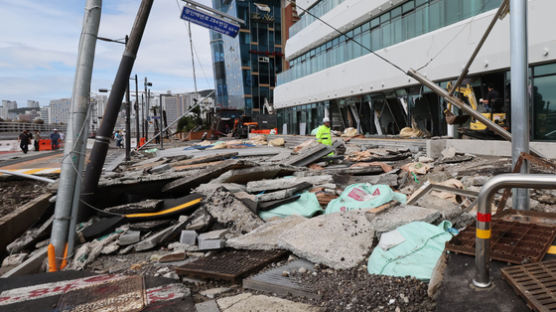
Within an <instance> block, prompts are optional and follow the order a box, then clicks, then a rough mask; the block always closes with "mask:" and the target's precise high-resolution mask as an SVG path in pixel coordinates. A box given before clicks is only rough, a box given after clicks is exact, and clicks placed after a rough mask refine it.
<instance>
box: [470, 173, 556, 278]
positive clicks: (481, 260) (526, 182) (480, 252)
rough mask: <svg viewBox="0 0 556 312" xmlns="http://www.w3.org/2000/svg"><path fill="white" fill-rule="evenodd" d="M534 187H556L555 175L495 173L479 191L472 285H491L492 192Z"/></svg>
mask: <svg viewBox="0 0 556 312" xmlns="http://www.w3.org/2000/svg"><path fill="white" fill-rule="evenodd" d="M505 187H512V188H534V189H556V175H552V174H519V173H508V174H501V175H497V176H495V177H494V178H492V179H490V180H489V181H488V182H487V183H485V185H483V187H482V188H481V191H480V192H479V208H478V211H477V230H476V239H475V266H476V273H475V278H474V279H473V285H475V286H476V287H479V288H486V287H489V286H490V285H491V283H492V282H491V280H490V267H489V266H490V238H491V233H492V228H491V226H490V221H491V216H492V214H491V203H492V197H493V195H494V193H495V192H496V191H498V190H500V189H501V188H505Z"/></svg>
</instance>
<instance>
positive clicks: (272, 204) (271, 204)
mask: <svg viewBox="0 0 556 312" xmlns="http://www.w3.org/2000/svg"><path fill="white" fill-rule="evenodd" d="M300 197H301V195H294V196H291V197H288V198H285V199H278V200H271V201H267V202H262V203H259V205H258V207H257V211H258V212H261V211H268V210H270V209H273V208H276V207H280V206H282V205H285V204H289V203H293V202H294V201H296V200H298V199H299V198H300ZM317 197H318V195H317Z"/></svg>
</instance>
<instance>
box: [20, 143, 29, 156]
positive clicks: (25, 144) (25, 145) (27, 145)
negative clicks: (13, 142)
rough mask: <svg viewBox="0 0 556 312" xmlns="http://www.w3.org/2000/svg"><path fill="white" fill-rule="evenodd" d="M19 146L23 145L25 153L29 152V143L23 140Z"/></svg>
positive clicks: (22, 148)
mask: <svg viewBox="0 0 556 312" xmlns="http://www.w3.org/2000/svg"><path fill="white" fill-rule="evenodd" d="M19 147H21V150H22V151H23V154H27V152H28V151H29V143H24V142H21V144H19Z"/></svg>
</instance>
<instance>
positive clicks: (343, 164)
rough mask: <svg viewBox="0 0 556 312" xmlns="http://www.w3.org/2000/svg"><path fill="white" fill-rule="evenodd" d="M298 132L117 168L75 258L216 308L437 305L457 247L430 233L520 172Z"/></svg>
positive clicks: (448, 231) (22, 247) (18, 258)
mask: <svg viewBox="0 0 556 312" xmlns="http://www.w3.org/2000/svg"><path fill="white" fill-rule="evenodd" d="M285 143H287V142H285V141H284V139H283V138H276V139H274V140H268V141H266V139H265V138H264V137H258V138H255V139H252V140H250V141H238V140H234V141H230V140H228V141H220V142H209V141H203V142H197V143H195V144H190V145H188V146H179V147H173V148H169V149H165V150H156V149H150V150H147V151H146V152H142V153H136V154H135V155H134V156H133V160H132V161H130V162H125V163H121V164H119V166H117V167H115V168H114V169H113V170H112V171H109V170H105V171H104V173H103V176H102V178H101V180H100V182H99V191H98V194H99V196H97V198H96V201H95V202H94V203H89V205H90V206H94V207H96V208H95V209H94V210H91V211H90V213H91V217H90V219H89V220H88V221H86V222H83V223H80V224H79V225H78V229H77V232H78V233H77V235H76V242H77V246H76V248H75V252H74V254H73V256H72V258H71V259H70V261H69V265H68V266H67V267H66V268H65V269H71V270H88V271H93V272H95V273H98V274H107V273H108V274H120V273H121V274H137V275H142V276H162V277H166V278H171V279H175V280H176V281H178V282H180V283H183V284H184V285H185V286H186V287H188V288H190V289H191V290H192V291H193V298H194V300H195V302H197V303H198V309H200V310H202V309H206V310H203V311H218V310H222V311H247V310H249V308H250V307H253V306H273V305H282V306H284V307H287V306H289V305H291V309H286V308H284V310H287V311H294V310H295V309H297V310H299V311H311V310H314V311H347V310H353V311H362V310H373V311H375V310H377V311H378V310H380V311H382V310H384V311H432V310H434V301H433V299H432V298H431V297H433V296H434V291H435V288H434V286H435V285H432V282H431V284H429V285H427V284H426V282H428V281H429V280H431V278H432V276H433V274H434V272H435V271H437V270H439V268H438V267H437V261H438V259H439V258H440V255H441V254H442V253H443V247H442V248H441V249H439V250H436V251H433V249H430V252H429V251H428V249H427V248H428V247H430V246H427V245H426V244H427V243H429V242H433V243H437V244H439V246H443V244H444V243H445V242H446V241H448V240H450V239H451V238H452V237H453V236H454V235H455V234H457V233H458V231H460V230H462V229H464V228H465V227H466V226H468V225H470V224H472V223H473V221H474V220H475V213H476V198H477V195H478V191H479V189H480V187H481V186H482V185H483V184H484V183H485V182H486V181H488V179H489V178H490V177H492V176H493V175H496V174H499V173H502V172H510V171H511V166H510V164H511V161H510V160H509V159H506V158H492V157H490V158H489V157H476V156H473V155H468V154H461V153H456V151H455V150H454V149H446V150H444V151H443V152H442V156H441V157H440V158H437V159H433V158H430V157H427V155H426V153H425V152H424V151H423V149H422V147H419V146H411V147H410V148H393V147H386V148H385V147H379V146H374V145H372V144H368V145H365V144H358V145H356V144H352V143H347V142H344V141H343V140H338V141H336V142H335V143H334V145H333V146H325V145H321V144H316V143H315V142H314V141H313V140H309V141H307V142H304V143H302V144H299V145H297V146H291V147H286V146H285ZM342 151H343V152H344V154H342V153H341V152H342ZM534 170H537V171H539V172H545V171H547V170H548V171H550V169H546V168H542V167H534ZM100 194H102V195H100ZM533 197H534V200H533V205H532V206H533V207H534V209H537V210H549V207H550V206H551V205H552V204H553V203H554V202H555V200H554V198H555V197H554V196H553V194H552V193H550V192H537V193H534V196H533ZM496 204H499V200H498V198H497V201H496ZM502 204H503V206H501V207H499V208H498V209H504V208H506V205H508V204H506V203H502ZM51 213H52V211H51V210H48V211H45V212H44V214H42V215H41V216H40V218H38V219H37V220H36V222H35V226H34V227H32V228H30V229H29V230H27V232H25V233H24V234H23V235H21V236H20V237H18V238H17V239H15V240H13V241H11V242H10V243H9V244H8V245H7V246H6V248H7V251H8V254H9V256H7V257H5V259H4V261H3V269H2V272H7V271H10V270H12V271H13V270H16V271H15V272H20V271H18V267H19V266H20V263H29V260H30V259H32V258H33V257H35V256H37V255H39V256H40V255H43V258H44V252H45V248H46V247H45V246H46V245H47V244H48V235H49V233H50V228H51V225H52V220H53V217H52V214H51ZM411 233H418V234H419V235H424V236H423V237H424V239H423V241H425V240H426V241H427V243H425V244H424V245H419V244H421V243H422V242H418V240H419V239H415V241H412V239H410V237H409V236H410V235H413V234H411ZM426 235H429V236H426ZM435 239H439V240H438V241H435ZM416 247H419V249H422V250H424V251H423V252H424V254H421V255H419V256H420V257H422V259H423V261H422V263H420V266H421V267H420V268H418V270H417V271H419V272H418V273H415V274H410V273H408V272H407V270H403V269H400V267H399V266H398V264H396V261H398V260H399V259H402V258H408V259H409V260H408V261H409V262H411V257H412V256H415V255H412V253H413V251H411V252H408V250H409V249H412V248H413V249H415V248H416ZM436 249H438V248H436ZM288 255H289V259H288ZM393 256H395V259H396V261H392V259H393V258H392V257H393ZM43 258H40V257H39V260H41V261H38V265H36V264H35V266H36V268H37V269H38V268H40V267H41V265H42V269H43V270H44V265H45V264H44V262H43V261H42V259H43ZM286 259H288V260H286ZM377 259H379V260H377ZM298 261H304V262H303V263H305V266H303V265H302V266H301V267H296V265H297V264H296V263H298ZM401 262H402V263H403V261H401ZM34 263H37V261H35V262H34ZM292 267H293V269H291V268H292ZM10 272H11V271H10ZM265 272H266V273H268V274H274V275H273V276H275V277H276V280H279V281H280V282H277V283H275V284H273V283H270V282H269V281H268V280H265V278H264V274H265ZM273 272H274V273H273ZM8 273H9V272H8ZM256 273H258V274H259V275H261V274H262V275H261V276H262V277H260V278H259V279H257V278H258V276H259V275H253V274H256ZM405 275H412V276H415V277H417V278H419V279H420V280H421V281H419V280H416V279H415V278H405V277H403V276H405ZM8 276H11V275H8ZM207 280H208V281H207ZM241 281H243V288H242V287H239V286H238V283H240V282H241ZM423 281H424V282H423ZM288 287H289V288H288ZM247 289H249V290H247ZM280 289H282V290H280ZM284 289H286V291H283V290H284ZM287 289H289V290H287ZM301 290H303V291H301ZM281 291H283V293H281ZM295 293H298V294H299V295H298V296H296V295H292V294H295ZM273 294H274V295H273ZM276 296H279V297H281V298H278V297H276ZM214 299H216V300H214ZM211 308H212V309H215V310H210V309H211Z"/></svg>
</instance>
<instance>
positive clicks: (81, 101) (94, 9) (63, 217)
mask: <svg viewBox="0 0 556 312" xmlns="http://www.w3.org/2000/svg"><path fill="white" fill-rule="evenodd" d="M101 9H102V0H87V3H86V5H85V15H84V17H83V28H82V30H81V38H80V40H79V52H78V56H77V67H76V71H75V81H74V84H73V92H72V99H71V118H70V121H69V125H68V128H67V140H66V145H65V147H64V158H63V159H62V170H61V173H60V182H59V184H58V192H57V197H56V207H55V211H54V221H53V223H52V232H51V236H50V244H49V245H48V259H49V263H48V270H49V271H50V272H54V271H57V270H59V269H63V268H64V267H65V266H66V264H67V256H68V254H67V252H68V243H67V242H68V235H74V234H75V233H69V227H70V218H71V220H73V221H74V222H75V220H74V219H76V218H77V215H76V214H75V215H72V213H71V210H72V205H73V201H74V199H75V198H77V196H75V194H74V193H75V191H76V185H77V183H79V180H78V178H77V177H78V175H79V176H80V175H81V172H80V171H79V170H78V169H77V170H76V168H80V164H81V163H82V162H83V159H84V158H85V155H84V154H83V153H82V152H83V151H84V146H83V145H84V142H86V140H83V136H86V133H87V131H86V130H87V125H86V124H85V120H86V117H87V110H88V108H89V99H90V94H91V76H92V74H93V63H94V59H95V48H96V42H97V35H98V28H99V24H100V15H101ZM77 192H79V188H77Z"/></svg>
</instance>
